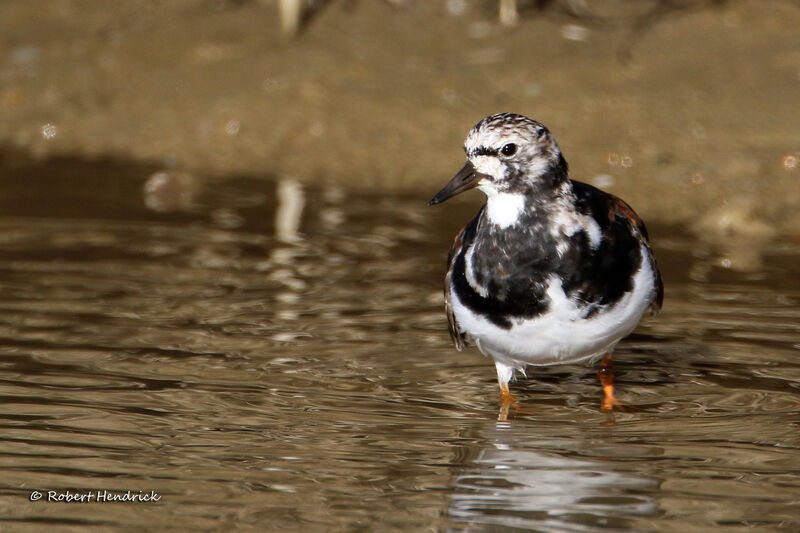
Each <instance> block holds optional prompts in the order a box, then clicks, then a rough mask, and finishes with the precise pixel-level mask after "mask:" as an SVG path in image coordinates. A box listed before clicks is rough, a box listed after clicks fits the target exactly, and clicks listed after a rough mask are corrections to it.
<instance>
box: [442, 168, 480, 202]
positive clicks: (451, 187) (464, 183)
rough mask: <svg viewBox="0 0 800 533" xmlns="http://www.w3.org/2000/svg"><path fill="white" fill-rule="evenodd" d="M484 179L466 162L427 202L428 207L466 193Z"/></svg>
mask: <svg viewBox="0 0 800 533" xmlns="http://www.w3.org/2000/svg"><path fill="white" fill-rule="evenodd" d="M483 177H484V175H483V174H480V173H479V172H476V171H475V167H474V166H472V163H470V162H469V161H467V163H466V164H465V165H464V166H463V167H462V168H461V170H459V171H458V173H457V174H456V175H455V176H453V179H451V180H450V181H449V182H447V185H445V186H444V187H443V188H442V190H441V191H439V192H437V193H436V196H434V197H433V198H431V201H430V202H428V205H436V204H440V203H442V202H444V201H445V200H447V199H448V198H452V197H453V196H455V195H457V194H459V193H462V192H464V191H468V190H469V189H472V188H473V187H477V185H478V183H479V182H480V181H481V179H482V178H483Z"/></svg>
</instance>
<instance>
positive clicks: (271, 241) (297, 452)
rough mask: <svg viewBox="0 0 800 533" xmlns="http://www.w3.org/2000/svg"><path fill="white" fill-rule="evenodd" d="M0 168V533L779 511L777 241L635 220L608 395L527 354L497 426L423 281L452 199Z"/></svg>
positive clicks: (789, 432)
mask: <svg viewBox="0 0 800 533" xmlns="http://www.w3.org/2000/svg"><path fill="white" fill-rule="evenodd" d="M0 170H2V176H0V178H1V179H0V272H1V274H0V397H1V398H2V407H0V409H1V411H0V442H2V445H0V469H2V480H1V481H0V519H1V520H2V522H0V530H3V531H6V530H10V531H39V530H41V529H42V528H45V527H47V528H54V527H56V526H58V529H59V530H63V531H70V530H71V531H84V530H86V529H88V528H90V527H92V528H93V529H97V530H107V531H117V530H159V531H171V530H176V531H177V530H182V531H184V530H193V531H217V530H226V531H227V530H252V531H515V530H533V531H593V532H594V531H743V530H758V531H787V532H788V531H798V530H800V507H798V505H800V432H798V423H800V357H799V356H800V308H798V301H800V282H799V281H798V264H799V263H800V242H798V241H797V239H796V238H793V237H784V238H780V237H779V238H775V239H774V240H772V241H769V242H765V243H760V244H753V243H750V244H747V243H741V242H739V243H736V246H732V247H731V248H730V249H728V250H719V249H715V248H713V247H712V246H711V245H709V244H705V243H703V242H702V241H699V240H697V239H694V238H691V237H689V236H687V235H685V234H683V233H681V231H679V230H676V229H675V228H667V227H652V228H651V234H652V237H653V241H654V244H655V249H656V252H657V255H658V258H659V261H660V264H661V266H662V270H663V271H664V275H665V283H666V300H665V305H664V311H663V313H662V315H661V316H660V317H658V318H656V319H654V320H650V321H648V322H646V323H644V324H642V326H641V327H640V328H639V329H638V330H637V332H636V334H634V335H633V336H631V337H630V338H628V339H627V340H626V341H624V342H623V343H621V345H620V346H619V348H618V350H617V354H616V357H615V361H616V372H617V381H618V385H619V397H620V399H621V400H622V401H623V402H624V403H625V404H626V405H627V406H628V407H629V409H628V410H627V411H625V412H620V413H616V414H615V417H614V420H611V419H609V418H608V417H607V416H606V415H605V414H603V413H600V412H599V411H598V405H599V402H600V399H601V394H600V388H599V386H598V384H597V382H596V377H595V373H594V370H593V369H592V368H587V367H582V366H563V367H553V368H549V369H539V370H537V371H536V372H531V373H530V374H531V375H530V377H529V378H528V379H522V380H520V381H517V382H516V383H515V384H514V390H515V392H517V393H518V396H519V399H520V400H521V402H522V403H523V405H524V406H525V408H526V409H527V411H526V412H525V413H517V414H516V415H515V416H514V417H513V418H512V419H511V420H510V421H509V422H508V423H500V422H498V421H497V420H496V415H497V408H498V398H497V385H496V382H495V373H494V368H493V365H492V364H491V363H490V362H489V361H487V360H486V359H485V358H483V357H482V356H481V355H480V354H479V353H478V352H477V351H475V350H474V349H471V350H469V351H467V352H463V353H459V352H456V351H455V350H454V349H453V348H452V346H451V345H450V340H449V338H448V335H447V328H446V323H445V318H444V314H443V310H442V297H441V292H440V287H441V281H442V275H443V268H444V260H445V255H446V253H447V249H448V247H449V245H450V242H451V239H452V236H453V235H454V234H455V232H456V231H457V229H458V228H459V226H460V225H461V224H462V223H463V222H465V221H466V220H467V219H468V217H470V216H471V215H472V213H473V212H474V211H475V209H476V208H477V205H478V202H479V200H480V198H479V195H478V194H477V193H476V194H475V195H472V197H471V198H466V199H459V200H455V201H453V202H452V203H448V205H447V206H445V207H444V208H443V207H441V206H440V207H439V208H429V207H427V206H426V205H425V204H426V201H427V200H428V198H429V197H430V196H431V195H432V194H433V193H434V192H435V191H436V190H438V186H440V185H441V183H436V184H432V186H431V188H430V190H420V191H419V193H418V194H406V195H378V194H374V193H368V194H365V193H361V192H359V191H358V190H348V189H346V188H341V187H335V186H319V187H309V186H303V185H300V184H298V183H296V182H294V181H291V180H283V181H271V180H268V179H262V178H245V177H241V178H231V179H228V180H225V181H214V182H204V181H202V180H198V179H197V178H195V177H193V176H190V175H184V174H180V173H172V174H162V175H158V176H155V177H152V176H153V173H154V169H151V168H143V167H136V166H126V165H120V164H115V163H112V162H95V163H87V162H80V161H71V160H67V159H61V160H54V161H52V162H50V163H39V164H34V163H27V162H13V161H11V160H7V161H6V163H5V164H4V165H3V166H2V168H1V169H0ZM445 178H446V176H445V177H443V180H444V179H445ZM148 180H149V181H148ZM442 183H443V181H442ZM741 257H746V258H747V260H746V261H742V260H741ZM731 266H735V267H737V268H738V270H737V269H734V268H731ZM612 422H613V424H612ZM103 491H106V492H103ZM126 491H131V493H130V495H133V496H136V495H139V496H141V497H152V498H153V499H157V500H158V501H149V502H134V503H132V502H125V501H117V502H110V501H107V500H108V499H109V496H108V495H115V496H119V497H122V496H124V495H126V494H127V492H126ZM139 491H141V492H139ZM104 494H105V495H106V496H102V495H104ZM39 496H41V499H39V500H37V497H39ZM68 497H73V498H75V497H83V498H84V500H85V501H84V502H83V503H80V502H72V503H67V502H65V501H61V502H57V501H49V500H52V499H57V498H61V499H65V498H68ZM90 498H92V499H93V501H87V500H88V499H90ZM98 499H102V500H105V501H97V500H98Z"/></svg>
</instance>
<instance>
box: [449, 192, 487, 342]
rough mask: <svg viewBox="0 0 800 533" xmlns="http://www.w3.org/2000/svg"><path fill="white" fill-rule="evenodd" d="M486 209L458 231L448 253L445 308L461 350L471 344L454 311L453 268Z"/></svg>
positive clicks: (455, 340)
mask: <svg viewBox="0 0 800 533" xmlns="http://www.w3.org/2000/svg"><path fill="white" fill-rule="evenodd" d="M485 209H486V208H485V206H484V207H482V208H481V210H480V211H479V212H478V214H477V215H476V216H475V218H473V219H472V220H470V221H469V223H468V224H467V225H466V226H464V227H463V228H462V229H461V231H459V232H458V235H456V238H455V239H454V240H453V246H451V247H450V253H449V254H447V273H446V274H445V276H444V310H445V313H446V314H447V326H448V329H449V330H450V338H451V339H453V344H455V347H456V349H457V350H459V351H461V350H463V349H464V347H465V346H469V342H468V340H467V336H466V334H465V333H463V332H462V331H461V329H460V327H459V325H458V322H457V321H456V316H455V314H454V313H453V297H452V294H451V292H452V284H451V280H452V279H453V269H454V265H455V263H456V257H458V255H459V254H461V253H462V252H464V251H465V250H466V248H467V247H468V246H469V245H470V244H471V243H472V240H473V238H474V236H475V227H476V226H477V223H478V219H479V218H480V217H481V215H482V214H483V212H484V210H485Z"/></svg>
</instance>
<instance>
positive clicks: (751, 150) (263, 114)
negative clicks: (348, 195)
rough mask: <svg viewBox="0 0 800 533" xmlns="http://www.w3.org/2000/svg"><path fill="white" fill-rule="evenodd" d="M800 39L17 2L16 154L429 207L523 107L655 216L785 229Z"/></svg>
mask: <svg viewBox="0 0 800 533" xmlns="http://www.w3.org/2000/svg"><path fill="white" fill-rule="evenodd" d="M501 8H502V9H501ZM501 15H502V17H501ZM798 27H800V6H799V5H798V3H797V2H794V1H789V0H787V1H771V2H756V1H743V0H742V1H740V0H642V1H635V2H632V1H625V0H610V1H603V2H593V1H589V0H527V1H526V0H518V1H517V2H514V1H508V0H503V1H501V2H497V1H496V0H430V1H414V0H360V1H359V0H328V1H325V0H315V1H312V0H171V1H157V0H120V1H117V2H114V8H113V9H108V8H107V6H106V5H105V4H102V3H99V2H94V1H90V0H52V1H50V2H48V4H47V8H46V9H43V8H42V6H41V5H40V4H37V3H32V2H26V1H16V0H6V1H4V2H2V3H0V110H1V111H2V117H3V120H2V121H0V150H2V152H4V153H6V154H7V153H9V152H14V153H21V154H24V155H26V156H32V157H36V158H44V157H48V156H52V155H55V154H62V155H63V154H69V155H73V156H76V157H85V158H96V157H100V156H102V157H107V158H119V159H124V160H129V161H130V160H133V161H146V162H151V163H155V164H157V165H165V166H167V167H178V168H181V169H189V170H191V171H193V172H199V173H203V174H207V175H225V174H229V173H231V172H236V173H247V174H259V175H271V176H287V175H288V176H291V177H294V178H297V179H299V180H301V181H325V182H333V183H338V184H341V185H344V186H348V187H357V188H362V187H369V188H378V189H405V190H410V189H413V190H417V191H425V194H426V195H430V194H432V193H433V192H435V190H438V187H439V186H440V185H441V184H442V183H444V182H445V181H446V180H447V179H448V178H449V176H450V175H451V174H452V173H453V172H454V169H457V168H459V165H460V163H461V159H462V153H461V148H460V147H461V144H462V142H463V139H464V137H465V135H466V133H467V131H468V130H469V128H470V127H471V126H472V125H473V124H475V123H476V122H477V121H478V120H479V119H480V118H482V117H483V116H485V115H488V114H491V113H496V112H504V111H512V112H517V113H522V114H525V115H528V116H531V117H534V118H536V119H538V120H540V121H542V122H544V123H545V124H546V125H547V126H549V127H550V129H551V130H552V131H553V132H554V134H555V136H556V138H557V139H558V141H559V143H560V144H561V146H562V149H563V151H564V153H565V155H566V158H567V160H568V161H569V163H570V165H571V169H572V172H573V177H575V178H576V179H581V180H584V181H588V182H591V183H595V184H597V185H600V186H601V187H604V188H607V189H609V190H611V191H612V192H614V193H616V194H618V195H620V196H622V197H623V198H626V199H627V200H628V201H629V203H631V204H632V205H633V206H634V207H635V208H636V209H637V210H638V211H640V214H642V215H643V216H644V217H645V219H646V220H658V221H663V222H670V223H674V222H676V223H682V224H688V225H690V226H691V227H693V228H695V229H698V228H699V229H700V230H701V231H702V232H704V233H708V232H721V233H722V234H723V235H727V234H728V233H730V232H743V233H745V234H748V235H752V234H768V233H773V232H774V231H776V230H781V229H784V230H785V229H790V228H796V227H798V225H800V218H798V217H800V214H798V210H797V206H798V205H800V185H798V180H800V163H798V160H800V36H798V32H797V28H798Z"/></svg>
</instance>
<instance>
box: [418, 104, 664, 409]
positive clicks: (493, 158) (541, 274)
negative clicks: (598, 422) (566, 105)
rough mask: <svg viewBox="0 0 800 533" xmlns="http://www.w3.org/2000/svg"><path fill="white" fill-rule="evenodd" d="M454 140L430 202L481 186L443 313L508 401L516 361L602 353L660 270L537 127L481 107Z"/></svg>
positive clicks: (655, 285)
mask: <svg viewBox="0 0 800 533" xmlns="http://www.w3.org/2000/svg"><path fill="white" fill-rule="evenodd" d="M464 150H465V152H466V155H467V162H466V164H465V165H464V167H463V168H462V169H461V170H460V171H459V172H458V173H457V174H456V175H455V177H454V178H453V179H452V180H451V181H450V182H449V183H448V184H447V185H445V187H444V188H443V189H442V190H441V191H440V192H439V193H438V194H436V196H434V197H433V199H432V200H431V202H430V204H431V205H432V204H438V203H440V202H443V201H445V200H446V199H448V198H450V197H452V196H454V195H456V194H458V193H460V192H463V191H465V190H468V189H471V188H473V187H477V188H478V189H480V190H481V191H483V192H484V193H485V194H486V196H487V201H486V204H485V205H484V206H483V207H482V208H481V210H480V211H479V212H478V214H477V215H476V216H475V218H473V219H472V220H471V221H470V222H469V223H468V224H467V225H466V226H465V227H464V229H462V230H461V232H460V233H459V234H458V235H457V236H456V238H455V242H454V243H453V247H452V249H451V250H450V255H449V257H448V260H447V265H448V268H447V274H446V276H445V307H446V312H447V320H448V323H449V327H450V335H451V337H452V338H453V342H454V343H455V345H456V348H458V349H459V350H461V349H462V348H463V347H464V346H465V345H467V344H468V342H470V341H472V342H474V343H475V344H476V345H477V347H478V348H479V349H480V351H481V352H483V353H484V354H485V355H490V356H491V357H492V358H493V359H494V361H495V365H496V368H497V377H498V381H499V383H500V387H501V391H502V393H503V398H504V399H505V398H506V397H509V398H511V399H512V400H513V397H511V396H510V393H509V392H508V382H509V381H510V379H511V378H512V377H513V374H514V370H515V369H517V370H520V371H523V372H524V369H525V367H526V366H528V365H552V364H559V363H575V362H579V361H586V360H594V359H596V358H597V359H599V358H600V357H602V356H603V355H606V354H610V352H611V351H612V350H613V348H614V346H615V345H616V344H617V342H619V341H620V339H622V338H623V337H625V336H626V335H628V334H629V333H631V332H632V331H633V330H634V328H635V327H636V325H637V324H638V323H639V320H640V319H641V318H642V316H643V315H644V314H645V313H646V312H648V311H650V312H651V313H655V312H657V311H658V310H659V309H660V307H661V301H662V297H663V288H662V283H661V274H660V273H659V270H658V267H657V265H656V261H655V258H654V256H653V252H652V250H651V249H650V245H649V243H648V237H647V231H646V230H645V227H644V224H643V223H642V221H641V219H640V218H639V217H638V216H637V215H636V213H634V211H633V209H631V207H630V206H629V205H628V204H626V203H625V202H624V201H622V200H621V199H619V198H617V197H615V196H612V195H611V194H608V193H606V192H603V191H601V190H599V189H597V188H595V187H592V186H591V185H587V184H585V183H581V182H578V181H573V180H571V179H570V177H569V173H568V171H567V163H566V161H565V160H564V158H563V157H562V155H561V150H560V149H559V147H558V144H557V143H556V141H555V139H554V138H553V136H552V135H551V134H550V132H549V130H548V129H547V128H546V127H545V126H544V125H542V124H540V123H539V122H537V121H535V120H532V119H530V118H527V117H524V116H522V115H517V114H510V113H502V114H498V115H492V116H490V117H487V118H485V119H483V120H482V121H480V122H479V123H478V124H477V125H475V127H474V128H472V130H471V131H470V132H469V134H468V135H467V139H466V141H465V144H464ZM608 361H609V364H610V359H609V360H608ZM601 377H602V376H601ZM605 386H606V384H605V382H604V388H605ZM610 390H611V394H613V387H612V388H610ZM608 394H609V392H608V391H607V395H608ZM607 399H608V398H607ZM610 401H611V400H609V402H610ZM604 405H610V404H604Z"/></svg>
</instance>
